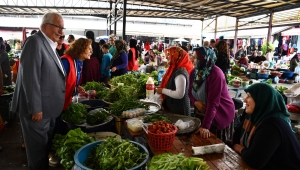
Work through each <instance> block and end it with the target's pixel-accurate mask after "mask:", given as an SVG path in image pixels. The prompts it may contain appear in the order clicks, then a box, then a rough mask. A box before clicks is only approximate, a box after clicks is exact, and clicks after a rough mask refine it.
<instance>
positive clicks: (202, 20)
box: [200, 18, 204, 47]
mask: <svg viewBox="0 0 300 170" xmlns="http://www.w3.org/2000/svg"><path fill="white" fill-rule="evenodd" d="M201 22H202V23H201V39H200V40H201V41H200V42H201V44H200V46H201V47H202V46H203V42H204V41H203V25H204V19H203V18H202V19H201Z"/></svg>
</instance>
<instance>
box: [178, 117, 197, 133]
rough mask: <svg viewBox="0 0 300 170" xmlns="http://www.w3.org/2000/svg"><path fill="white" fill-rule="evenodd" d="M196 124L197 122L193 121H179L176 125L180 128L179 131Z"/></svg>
mask: <svg viewBox="0 0 300 170" xmlns="http://www.w3.org/2000/svg"><path fill="white" fill-rule="evenodd" d="M194 124H195V122H194V121H193V120H189V121H187V122H184V121H182V120H181V119H178V120H177V121H176V123H175V124H174V125H175V126H177V127H178V128H179V130H184V129H187V128H189V127H190V126H193V125H194Z"/></svg>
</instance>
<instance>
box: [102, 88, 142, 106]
mask: <svg viewBox="0 0 300 170" xmlns="http://www.w3.org/2000/svg"><path fill="white" fill-rule="evenodd" d="M129 96H133V97H135V98H137V91H136V89H135V88H134V86H127V85H124V86H116V88H114V89H113V90H111V91H109V92H108V93H107V95H106V96H105V97H104V98H103V100H105V101H107V102H110V103H114V102H116V101H119V100H120V99H122V98H124V97H129Z"/></svg>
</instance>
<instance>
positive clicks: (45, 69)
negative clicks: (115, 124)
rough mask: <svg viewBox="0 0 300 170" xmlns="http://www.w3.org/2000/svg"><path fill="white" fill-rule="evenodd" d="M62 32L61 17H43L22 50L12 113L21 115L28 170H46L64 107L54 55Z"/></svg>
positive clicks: (58, 64)
mask: <svg viewBox="0 0 300 170" xmlns="http://www.w3.org/2000/svg"><path fill="white" fill-rule="evenodd" d="M63 29H64V21H63V18H62V16H61V15H60V14H58V13H47V14H45V15H44V17H43V19H42V23H41V26H40V31H39V32H37V33H36V34H34V35H33V36H30V37H29V38H28V40H27V41H26V43H25V45H24V48H23V50H22V56H21V60H20V68H19V73H18V74H19V75H18V79H17V83H16V88H15V93H14V96H13V103H12V111H13V112H18V113H19V114H20V121H21V126H22V130H23V135H24V141H25V146H26V154H27V160H28V168H29V169H30V170H44V169H48V168H49V167H48V165H49V163H48V152H49V150H50V146H49V144H50V143H49V140H52V137H53V128H54V125H55V118H56V117H58V116H59V115H60V114H61V112H62V109H63V105H64V96H65V95H64V93H65V88H66V87H65V72H64V69H63V66H62V63H61V60H60V58H59V56H58V55H57V53H56V51H55V48H56V46H57V41H58V40H59V37H60V36H62V35H63Z"/></svg>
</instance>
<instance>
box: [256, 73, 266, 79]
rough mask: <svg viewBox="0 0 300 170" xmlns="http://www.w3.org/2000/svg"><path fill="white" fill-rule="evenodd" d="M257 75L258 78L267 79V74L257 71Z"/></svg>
mask: <svg viewBox="0 0 300 170" xmlns="http://www.w3.org/2000/svg"><path fill="white" fill-rule="evenodd" d="M257 76H258V78H259V79H268V78H269V74H260V73H257Z"/></svg>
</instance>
